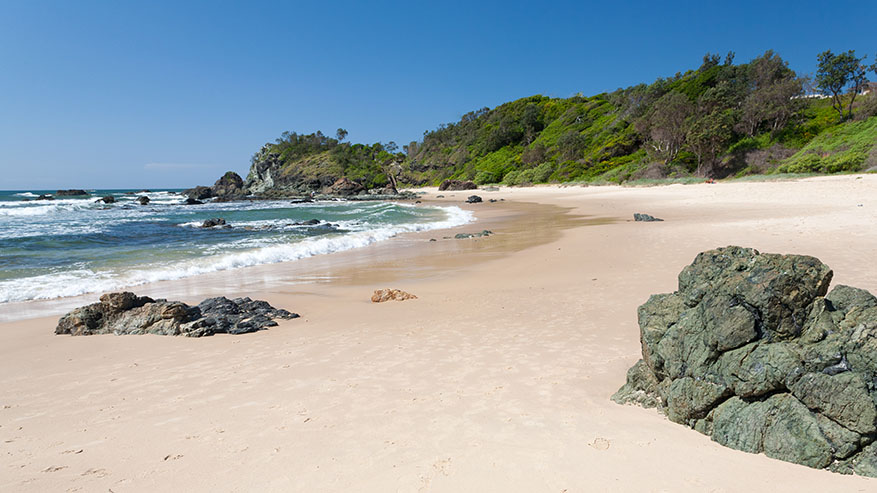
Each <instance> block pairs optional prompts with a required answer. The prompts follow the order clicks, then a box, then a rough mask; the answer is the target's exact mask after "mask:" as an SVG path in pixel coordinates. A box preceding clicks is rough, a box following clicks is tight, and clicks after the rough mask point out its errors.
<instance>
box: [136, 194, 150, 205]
mask: <svg viewBox="0 0 877 493" xmlns="http://www.w3.org/2000/svg"><path fill="white" fill-rule="evenodd" d="M137 202H140V205H149V197H147V196H146V195H141V196H140V197H137Z"/></svg>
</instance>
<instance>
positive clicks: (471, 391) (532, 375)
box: [0, 175, 877, 493]
mask: <svg viewBox="0 0 877 493" xmlns="http://www.w3.org/2000/svg"><path fill="white" fill-rule="evenodd" d="M475 193H477V194H479V195H481V196H482V197H483V198H484V199H485V201H486V200H487V199H491V198H495V199H500V198H504V199H505V201H502V202H496V203H482V204H473V205H466V206H465V207H467V208H469V209H471V210H473V211H475V213H476V215H477V216H478V217H479V221H478V222H476V223H473V224H470V225H468V226H464V227H461V228H457V229H455V230H448V231H437V232H429V233H422V234H414V235H406V236H404V237H401V238H396V239H393V240H391V241H388V242H384V243H382V244H378V245H373V246H371V247H368V248H365V249H361V250H357V251H349V252H343V253H339V254H334V255H328V256H323V257H319V258H311V259H305V260H303V261H299V262H293V263H289V264H276V265H267V266H259V267H253V268H247V269H241V270H237V271H231V272H224V273H215V274H211V275H208V276H201V277H198V278H191V279H188V280H182V281H172V282H164V283H156V284H155V285H149V286H141V287H138V288H135V289H133V291H135V292H137V293H139V294H149V295H152V296H161V297H168V298H172V299H183V300H186V301H189V302H197V301H199V300H200V299H201V298H203V297H204V296H208V295H218V294H225V295H228V296H239V295H247V296H250V297H252V298H258V299H266V300H268V301H269V302H271V303H272V304H274V305H275V306H278V307H282V308H286V309H289V310H291V311H295V312H298V313H300V314H301V315H302V318H300V319H296V320H291V321H282V322H281V323H280V326H279V327H274V328H272V329H270V330H268V331H263V332H259V333H255V334H248V335H245V336H215V337H209V338H203V339H187V338H170V337H159V336H127V337H116V336H92V337H69V336H55V335H54V334H53V329H54V327H55V324H56V322H57V318H58V316H59V315H60V314H61V313H63V312H64V311H65V310H66V309H68V308H69V307H70V306H75V305H79V304H83V303H86V302H91V301H94V299H96V297H97V295H92V296H85V297H79V298H77V299H73V300H70V299H68V300H60V301H54V302H38V303H26V304H17V305H7V306H5V307H3V308H0V310H5V311H6V313H5V315H6V316H7V318H21V317H37V318H26V319H24V320H17V321H11V322H4V323H2V324H0V456H2V458H3V459H2V461H0V491H113V492H117V493H120V492H127V491H380V492H387V491H402V492H409V491H412V492H416V491H540V492H541V491H546V492H558V493H560V492H590V491H744V490H771V491H826V490H832V491H874V490H877V480H873V479H867V478H861V477H855V476H842V475H838V474H833V473H830V472H826V471H819V470H813V469H809V468H807V467H804V466H798V465H794V464H790V463H785V462H781V461H777V460H774V459H770V458H767V457H765V456H764V455H753V454H747V453H743V452H739V451H735V450H731V449H728V448H725V447H722V446H720V445H718V444H716V443H714V442H712V441H710V440H709V438H707V437H705V436H703V435H700V434H699V433H697V432H695V431H693V430H690V429H688V428H685V427H683V426H680V425H677V424H674V423H671V422H670V421H668V420H667V419H666V418H664V417H663V416H661V415H660V414H658V413H657V412H656V411H655V410H646V409H641V408H637V407H632V406H620V405H617V404H615V403H613V402H611V401H610V400H609V396H610V395H611V394H612V393H614V392H615V391H616V390H617V389H618V387H620V386H621V385H622V384H623V383H624V380H625V373H626V371H627V369H628V368H629V367H630V366H631V365H632V364H633V363H634V362H635V361H636V360H637V359H638V358H639V356H640V345H639V330H638V328H637V324H636V308H637V306H638V305H640V304H642V303H643V302H644V301H645V300H646V299H647V298H648V296H649V295H650V294H653V293H662V292H669V291H673V290H674V289H675V288H676V276H677V274H678V273H679V271H680V270H681V269H682V268H683V267H684V266H685V265H687V264H689V263H690V262H691V261H692V260H693V259H694V257H695V255H696V254H697V253H698V252H700V251H703V250H708V249H711V248H715V247H720V246H727V245H732V244H733V245H741V246H749V247H755V248H757V249H759V250H761V251H763V252H776V253H800V254H808V255H813V256H816V257H818V258H820V259H821V260H822V261H823V262H825V263H827V264H828V265H829V266H831V267H832V269H833V270H834V273H835V277H834V282H833V284H849V285H852V286H856V287H861V288H865V289H868V290H871V291H872V292H877V268H875V267H874V265H873V262H872V259H873V258H874V254H875V249H877V228H874V224H875V220H877V175H862V176H836V177H820V178H811V179H805V180H799V181H774V182H739V181H738V182H731V183H717V184H699V185H684V186H683V185H670V186H660V187H650V188H622V187H578V186H574V187H533V188H520V189H519V188H514V189H508V188H502V189H501V190H499V191H494V192H490V191H478V192H475ZM469 194H470V193H468V192H443V195H445V198H443V199H436V198H435V195H436V191H435V190H434V189H432V190H430V192H429V193H428V194H427V196H426V198H425V199H424V200H425V203H432V202H433V201H434V202H438V203H449V204H456V205H462V204H461V202H462V201H463V200H464V199H465V197H466V196H467V195H469ZM451 195H453V197H452V196H451ZM634 212H644V213H648V214H652V215H655V216H658V217H661V218H663V219H665V221H664V222H656V223H637V222H633V221H632V215H633V213H634ZM482 229H491V230H493V231H494V232H495V233H496V234H495V235H493V236H490V237H487V238H478V239H469V240H453V239H444V238H443V237H444V236H452V235H453V234H454V233H457V232H461V231H465V232H475V231H480V230H482ZM429 238H436V239H437V240H438V241H435V242H430V241H429ZM383 287H392V288H400V289H404V290H406V291H409V292H412V293H414V294H416V295H417V296H418V299H416V300H410V301H405V302H388V303H382V304H373V303H371V302H370V301H369V298H370V296H371V293H372V291H373V290H374V289H377V288H383ZM11 311H14V313H11ZM0 315H4V314H0Z"/></svg>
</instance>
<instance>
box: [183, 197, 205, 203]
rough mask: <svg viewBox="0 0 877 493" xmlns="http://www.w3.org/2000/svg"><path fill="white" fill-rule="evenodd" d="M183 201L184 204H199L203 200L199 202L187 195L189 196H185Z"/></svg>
mask: <svg viewBox="0 0 877 493" xmlns="http://www.w3.org/2000/svg"><path fill="white" fill-rule="evenodd" d="M183 203H184V204H186V205H201V204H203V203H204V202H201V201H200V200H197V199H193V198H192V197H189V198H187V199H186V201H185V202H183Z"/></svg>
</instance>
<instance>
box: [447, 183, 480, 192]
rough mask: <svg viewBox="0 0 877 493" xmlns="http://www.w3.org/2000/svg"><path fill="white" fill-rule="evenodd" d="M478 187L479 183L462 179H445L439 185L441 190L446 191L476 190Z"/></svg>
mask: <svg viewBox="0 0 877 493" xmlns="http://www.w3.org/2000/svg"><path fill="white" fill-rule="evenodd" d="M477 188H478V185H476V184H475V183H473V182H471V181H460V180H445V181H443V182H442V184H441V185H439V191H440V192H444V191H445V190H451V191H457V190H475V189H477Z"/></svg>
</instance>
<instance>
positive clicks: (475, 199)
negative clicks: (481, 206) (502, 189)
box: [466, 195, 481, 204]
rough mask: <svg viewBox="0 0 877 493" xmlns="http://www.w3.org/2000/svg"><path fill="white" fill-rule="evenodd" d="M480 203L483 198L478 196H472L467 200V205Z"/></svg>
mask: <svg viewBox="0 0 877 493" xmlns="http://www.w3.org/2000/svg"><path fill="white" fill-rule="evenodd" d="M479 202H481V197H479V196H477V195H470V196H469V197H468V198H467V199H466V203H467V204H477V203H479Z"/></svg>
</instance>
